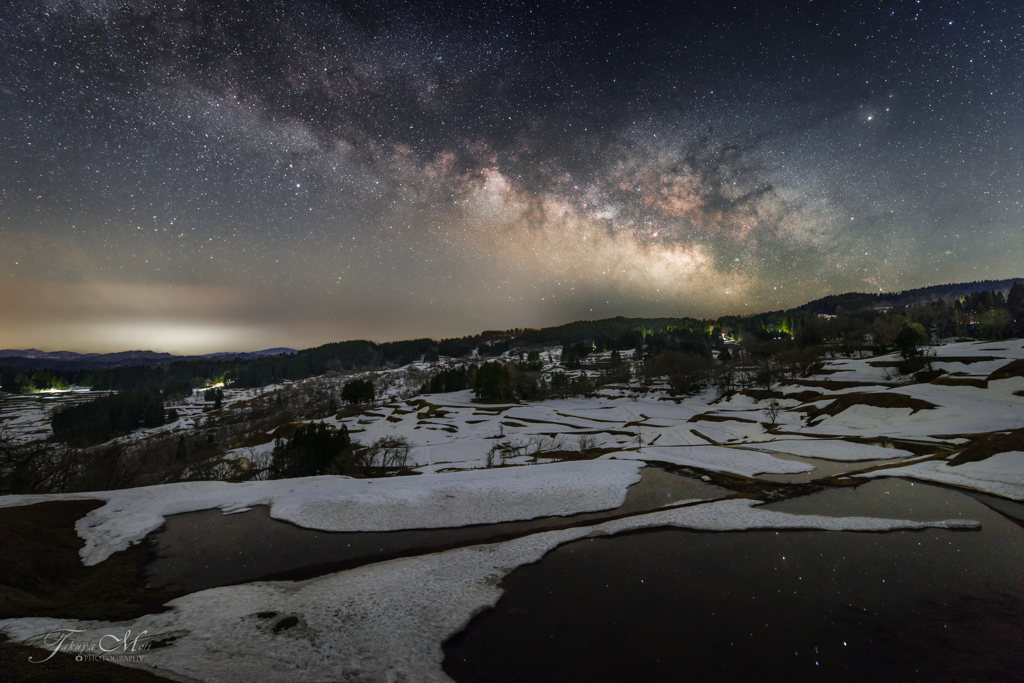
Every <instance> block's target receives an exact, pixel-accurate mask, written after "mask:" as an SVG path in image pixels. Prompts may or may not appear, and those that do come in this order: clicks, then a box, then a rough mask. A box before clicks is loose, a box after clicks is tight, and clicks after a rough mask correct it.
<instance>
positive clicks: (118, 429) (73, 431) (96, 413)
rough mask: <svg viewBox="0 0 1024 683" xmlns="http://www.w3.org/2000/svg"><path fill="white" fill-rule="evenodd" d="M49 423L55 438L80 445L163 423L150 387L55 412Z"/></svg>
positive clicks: (156, 396)
mask: <svg viewBox="0 0 1024 683" xmlns="http://www.w3.org/2000/svg"><path fill="white" fill-rule="evenodd" d="M52 424H53V433H54V436H56V437H57V438H59V439H66V440H68V441H69V442H72V443H75V444H80V445H86V444H96V443H102V442H104V441H108V440H110V439H111V438H113V437H114V436H118V435H120V434H128V433H130V432H132V431H133V430H136V429H138V428H139V427H159V426H160V425H162V424H164V402H163V398H162V397H161V395H160V392H159V391H158V390H157V389H156V388H153V387H150V388H143V389H137V390H135V391H126V392H122V393H119V394H112V395H110V396H103V397H101V398H98V399H96V400H94V401H89V402H87V403H81V404H79V405H76V406H71V407H68V408H64V409H63V410H59V411H57V412H56V413H55V414H54V416H53V420H52Z"/></svg>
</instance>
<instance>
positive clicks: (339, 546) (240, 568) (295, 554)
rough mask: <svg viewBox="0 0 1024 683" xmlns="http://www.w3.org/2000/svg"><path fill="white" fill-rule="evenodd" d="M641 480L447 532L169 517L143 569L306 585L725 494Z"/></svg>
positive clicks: (648, 474)
mask: <svg viewBox="0 0 1024 683" xmlns="http://www.w3.org/2000/svg"><path fill="white" fill-rule="evenodd" d="M640 474H641V477H642V478H641V480H640V481H639V482H637V483H636V484H634V485H632V486H630V487H629V489H628V490H627V492H626V499H625V501H624V502H623V504H622V505H621V506H619V507H618V508H615V509H613V510H605V511H601V512H592V513H583V514H577V515H570V516H566V517H542V518H538V519H531V520H524V521H520V522H503V523H500V524H479V525H474V526H466V527H456V528H447V529H413V530H406V531H388V532H356V533H341V532H330V531H316V530H313V529H305V528H302V527H299V526H295V525H293V524H290V523H288V522H282V521H280V520H276V519H273V518H272V517H271V516H270V509H269V507H268V506H265V505H259V506H255V507H254V508H253V509H252V510H250V511H248V512H242V513H237V514H231V515H225V514H223V513H222V512H221V511H220V510H203V511H201V512H191V513H186V514H180V515H173V516H171V517H168V518H167V520H166V523H165V525H164V526H163V528H161V529H160V531H158V532H157V533H156V534H154V536H153V537H152V538H153V542H154V543H155V548H156V554H157V557H156V559H155V560H153V561H152V562H151V563H150V564H149V565H148V567H147V570H148V582H149V585H150V586H151V587H152V588H156V589H160V590H167V591H185V592H194V591H198V590H203V589H206V588H213V587H215V586H225V585H233V584H238V583H245V582H247V581H255V580H260V579H291V580H300V579H307V578H312V577H314V576H321V575H323V574H327V573H330V572H335V571H340V570H342V569H350V568H352V567H358V566H360V565H364V564H369V563H372V562H380V561H382V560H386V559H392V558H395V557H405V556H409V555H422V554H424V553H428V552H437V551H440V550H447V549H449V548H456V547H461V546H467V545H474V544H477V543H493V542H496V541H501V540H507V539H510V538H515V537H517V536H524V535H526V534H530V533H536V532H538V531H546V530H549V529H556V528H564V527H567V526H578V525H583V524H593V523H597V522H600V521H604V520H608V519H614V518H616V517H623V516H628V515H634V514H638V513H641V512H650V511H652V510H656V509H658V508H661V507H664V506H666V505H672V504H674V503H679V502H680V501H686V500H694V499H717V498H723V497H725V496H728V495H730V494H731V492H730V491H729V490H727V489H724V488H721V487H719V486H714V485H712V484H707V483H705V482H702V481H700V480H697V479H693V478H690V477H685V476H680V475H677V474H672V473H671V472H667V471H665V470H663V469H660V468H657V467H645V468H643V469H641V470H640Z"/></svg>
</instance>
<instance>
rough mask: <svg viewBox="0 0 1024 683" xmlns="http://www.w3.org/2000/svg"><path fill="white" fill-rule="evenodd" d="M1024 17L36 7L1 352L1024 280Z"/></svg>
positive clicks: (278, 342) (793, 300)
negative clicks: (1004, 279) (1023, 257)
mask: <svg viewBox="0 0 1024 683" xmlns="http://www.w3.org/2000/svg"><path fill="white" fill-rule="evenodd" d="M638 4H639V3H638ZM1022 18H1024V3H1021V2H1019V0H1012V1H1010V0H1008V1H1005V2H1004V1H998V0H997V1H993V2H984V1H981V0H977V1H970V2H962V3H957V2H934V1H931V0H909V1H890V2H853V1H848V2H821V1H817V2H768V1H766V0H758V1H755V2H728V3H727V2H714V1H708V0H703V1H701V2H693V3H688V2H671V3H666V4H664V6H662V5H659V4H657V3H642V6H641V7H637V6H634V4H633V3H615V2H603V3H602V2H557V1H550V2H548V1H545V2H537V3H528V2H508V1H501V2H489V1H488V0H475V1H471V2H465V3H455V2H446V3H415V4H413V3H401V2H390V1H389V0H381V1H380V2H329V1H327V0H310V1H309V2H301V1H276V2H275V1H270V0H260V1H255V0H254V1H253V2H244V1H242V0H210V1H205V0H191V1H188V2H170V1H168V2H159V1H149V0H138V1H135V0H119V1H116V2H115V1H113V0H80V1H74V0H38V1H27V0H26V1H23V2H11V3H3V7H2V8H0V91H2V92H0V348H3V347H12V348H26V347H30V346H34V347H36V348H41V349H44V350H59V349H67V350H73V351H115V350H125V349H132V348H146V349H153V350H157V351H170V352H176V353H206V352H213V351H251V350H256V349H261V348H266V347H271V346H291V347H295V348H302V347H308V346H313V345H316V344H321V343H325V342H329V341H339V340H343V339H359V338H362V339H373V340H377V341H384V340H394V339H404V338H412V337H424V336H430V337H434V338H441V337H451V336H462V335H465V334H473V333H476V332H480V331H482V330H485V329H506V328H510V327H524V326H525V327H538V326H542V325H551V324H559V323H563V322H568V321H571V320H578V319H592V318H603V317H609V316H614V315H626V316H684V315H689V316H718V315H724V314H736V313H753V312H758V311H762V310H772V309H779V308H784V307H788V306H793V305H799V304H802V303H805V302H806V301H808V300H811V299H815V298H818V297H820V296H823V295H825V294H829V293H840V292H845V291H853V290H859V291H882V290H884V291H891V290H900V289H908V288H912V287H918V286H924V285H929V284H939V283H946V282H958V281H970V280H980V279H995V278H1006V277H1013V276H1021V275H1024V268H1022V264H1024V259H1022V253H1024V211H1022V205H1021V202H1022V201H1024V177H1022V169H1024V154H1022V151H1024V106H1022V105H1024V96H1022V80H1024V76H1022V74H1024V28H1022Z"/></svg>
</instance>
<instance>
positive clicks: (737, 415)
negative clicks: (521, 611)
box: [0, 340, 1024, 681]
mask: <svg viewBox="0 0 1024 683" xmlns="http://www.w3.org/2000/svg"><path fill="white" fill-rule="evenodd" d="M935 354H936V355H935V358H934V359H933V367H936V368H941V369H945V370H947V371H948V372H950V373H963V374H960V375H956V376H957V377H967V378H971V379H986V378H987V377H988V376H989V375H990V374H991V373H992V372H994V371H995V370H998V369H999V368H1001V367H1003V366H1005V365H1006V364H1008V363H1009V362H1011V361H1013V360H1015V359H1020V358H1024V344H1022V342H1021V340H1011V341H1008V342H999V343H993V344H978V343H955V344H947V345H945V346H940V347H937V348H936V349H935ZM944 358H947V359H950V360H948V361H944V360H943V359H944ZM973 359H979V360H977V362H971V361H972V360H973ZM627 360H628V357H627ZM893 360H895V357H894V356H888V357H881V358H859V359H845V358H843V359H835V360H829V361H826V363H825V367H824V368H823V370H822V372H821V374H819V375H815V376H811V377H807V378H801V379H800V380H796V381H794V382H791V383H783V384H782V385H780V386H776V387H773V389H774V390H775V391H778V392H781V393H782V394H783V395H784V397H783V398H782V399H780V401H779V403H780V406H781V410H780V411H779V412H778V414H777V415H771V414H770V411H769V410H768V407H769V405H768V400H767V399H764V398H762V399H758V398H756V396H758V395H760V394H758V392H746V393H743V392H741V393H736V394H733V395H731V396H729V397H727V398H724V399H720V400H719V399H717V398H716V396H715V395H714V393H713V392H712V391H711V390H707V391H705V392H704V393H702V394H698V395H695V396H687V397H673V396H669V395H668V394H667V393H666V392H665V391H664V389H663V388H658V385H657V384H655V385H654V387H653V388H651V387H646V388H645V387H641V386H640V385H639V384H637V383H632V384H628V385H613V386H607V387H602V388H601V389H599V390H598V392H597V394H596V395H595V396H594V397H590V398H572V399H560V400H549V401H543V402H536V403H505V404H497V403H480V402H477V401H476V400H474V397H473V395H472V393H471V392H468V391H463V392H456V393H449V394H434V395H422V396H414V389H415V386H414V385H415V384H417V382H418V381H421V380H419V379H418V378H420V377H422V374H423V373H428V372H429V371H430V367H429V366H427V365H426V364H418V365H416V367H414V368H412V371H410V369H408V368H407V369H405V370H396V371H393V372H391V373H390V374H386V375H378V376H377V379H378V381H379V382H381V389H383V390H384V391H379V392H378V393H382V394H383V395H384V396H385V397H386V398H385V399H384V400H383V401H380V402H378V403H377V404H376V405H374V406H373V407H372V408H370V409H367V410H363V411H360V412H359V413H358V414H350V413H344V412H343V413H339V414H338V415H334V416H330V417H326V418H324V420H323V421H324V422H325V423H327V424H329V425H332V426H334V427H341V426H342V425H344V426H346V427H347V428H348V430H349V432H350V433H351V434H352V436H353V438H354V439H355V440H357V441H360V442H362V443H366V444H368V443H370V442H372V441H374V440H375V439H379V438H382V437H403V438H405V439H407V440H408V442H409V444H410V445H411V446H412V449H411V452H410V459H411V461H412V464H413V466H414V467H415V470H416V471H417V472H418V475H417V476H407V477H396V478H387V479H374V480H360V479H349V478H345V477H331V476H324V477H312V478H306V479H293V480H283V481H254V482H247V483H241V484H230V483H224V482H187V483H179V484H167V485H162V486H156V487H148V488H143V489H129V490H123V491H108V492H100V493H83V494H68V495H52V496H7V497H3V498H0V507H11V506H21V505H28V504H31V503H35V502H39V501H42V500H53V499H98V500H102V501H106V504H105V505H103V506H102V507H99V508H97V509H96V510H93V511H92V512H90V513H88V514H87V515H86V516H85V517H83V518H82V519H81V520H79V522H78V524H77V526H76V530H77V532H78V534H79V536H81V537H82V538H83V539H84V540H85V547H84V548H83V549H82V552H81V555H82V559H83V562H84V563H85V564H87V565H96V564H101V563H102V562H103V561H104V560H106V559H107V558H108V557H109V556H110V555H111V554H112V553H114V552H116V551H118V550H121V549H124V548H126V547H128V545H129V544H131V543H134V542H137V541H139V540H141V539H143V538H144V537H145V536H146V535H147V534H149V533H151V532H152V531H154V530H155V529H157V528H158V527H160V525H161V524H163V522H164V520H165V518H166V517H167V516H168V515H173V514H177V513H181V512H189V511H196V510H204V509H217V508H219V509H221V510H223V511H224V513H225V514H232V513H243V514H244V512H245V511H246V510H248V509H249V508H250V507H252V506H254V505H264V504H266V505H270V507H271V515H272V516H273V517H274V518H276V519H280V520H284V521H288V522H291V523H293V524H295V525H299V526H303V527H308V528H311V529H320V530H326V531H384V530H398V529H424V528H445V527H458V526H466V525H472V524H488V523H495V522H504V521H513V520H526V519H534V518H539V517H546V516H555V515H572V514H576V513H580V512H589V511H598V510H612V509H614V508H616V507H618V506H619V505H621V504H622V502H623V500H624V498H625V496H626V490H627V488H628V487H629V486H630V485H631V484H633V483H635V482H636V481H638V480H639V476H640V475H639V474H638V470H639V468H640V467H641V466H642V465H643V464H644V463H654V464H658V463H661V464H666V465H670V466H671V465H675V466H682V467H685V468H687V470H688V472H690V473H691V474H695V475H696V476H700V475H702V474H704V473H707V474H704V477H705V479H709V478H710V475H715V474H721V473H725V474H729V475H737V477H745V478H754V479H756V477H758V476H759V475H762V474H770V475H789V474H794V475H795V474H800V473H808V472H811V473H812V474H813V472H814V470H815V468H814V465H813V464H811V463H809V462H801V461H800V458H815V459H822V460H834V461H840V462H845V463H854V464H855V465H854V466H853V471H851V472H850V473H848V474H846V475H845V476H847V477H852V476H863V477H893V476H896V477H910V478H915V479H919V480H927V481H935V482H940V483H943V484H947V485H951V486H955V487H963V488H967V489H974V490H979V491H985V492H988V493H992V494H995V495H998V496H1002V497H1004V498H1009V499H1013V500H1024V452H1022V451H1020V450H1007V451H1005V452H997V453H995V454H993V455H991V456H990V457H987V458H985V459H982V460H979V461H976V462H969V463H965V464H962V465H957V466H951V465H950V464H949V463H948V462H947V460H948V458H949V457H950V455H951V454H952V452H953V450H954V449H955V448H956V447H961V446H963V445H964V444H967V443H969V442H970V441H971V440H973V439H975V438H977V436H978V435H980V434H991V433H994V432H1004V431H1008V430H1014V429H1020V428H1021V427H1024V396H1022V395H1020V394H1021V393H1024V377H1012V378H1009V379H1002V380H987V379H986V383H987V386H986V387H985V388H980V387H979V386H962V385H955V384H942V383H913V382H911V381H908V380H907V379H905V378H899V377H894V376H893V375H892V368H891V367H886V366H885V365H884V363H886V362H889V361H893ZM555 365H556V364H554V363H549V364H548V365H547V366H546V368H545V371H546V372H550V371H551V370H553V369H555ZM382 376H383V377H384V379H381V377H382ZM340 381H341V380H339V381H338V382H340ZM836 382H853V383H856V384H854V385H837V384H835V383H836ZM979 383H980V382H979ZM226 393H227V396H226V398H225V401H224V403H225V406H227V407H228V408H229V409H230V406H231V405H232V404H234V403H240V402H242V401H245V400H249V399H252V398H256V397H257V396H258V395H259V392H256V391H247V392H240V391H234V390H230V389H228V390H227V392H226ZM795 394H801V395H800V396H799V397H791V398H786V397H785V396H786V395H795ZM207 408H208V406H206V405H204V403H203V402H202V401H201V400H199V399H194V400H191V399H190V401H188V402H186V403H185V404H183V405H182V406H181V407H179V415H180V416H181V417H180V419H179V421H178V423H176V424H174V425H168V426H165V427H162V428H161V429H171V430H174V429H178V430H186V429H189V428H191V427H192V426H193V425H195V424H196V423H198V422H200V421H201V420H202V419H203V415H204V410H205V409H207ZM35 409H39V408H38V406H37V407H36V408H35ZM27 411H28V408H26V409H24V410H22V412H21V413H20V414H19V415H18V416H17V417H15V418H12V417H10V416H8V417H9V423H8V424H9V426H11V425H14V426H17V425H18V424H22V423H24V424H25V425H31V430H34V432H35V433H38V432H39V430H40V427H39V424H40V419H39V417H38V416H36V417H32V416H30V415H29V413H28V412H27ZM318 421H319V420H318ZM28 431H29V427H26V428H25V430H23V432H24V433H23V434H22V438H28ZM135 438H139V437H135ZM271 447H272V444H264V445H262V446H260V447H256V448H248V449H243V448H240V449H236V450H235V451H233V452H232V453H233V454H234V455H236V456H242V455H245V456H247V457H249V458H250V459H251V460H254V461H258V460H259V459H260V458H264V459H265V458H266V456H267V455H268V453H269V449H270V448H271ZM495 447H497V448H495ZM596 449H602V450H596ZM574 450H576V451H584V453H583V454H581V456H580V457H581V458H582V459H579V460H573V461H571V462H561V461H559V459H561V458H564V457H566V455H567V453H569V452H572V451H574ZM773 454H785V456H786V457H785V459H783V458H782V457H776V455H773ZM793 456H795V457H793ZM861 461H871V464H868V465H864V466H860V465H856V463H859V462H861ZM878 461H890V462H889V463H888V464H886V465H884V466H882V468H881V469H876V468H878V467H879V465H878V464H877V463H878ZM819 464H820V462H819ZM858 467H860V468H861V469H865V468H866V469H867V470H868V471H859V470H858ZM658 526H674V527H682V528H687V529H701V530H706V531H725V530H737V529H753V528H756V529H768V528H772V529H823V530H830V531H837V532H839V531H883V530H893V529H916V528H922V527H924V526H932V527H937V528H963V527H964V523H963V522H944V521H942V520H933V522H932V523H927V524H922V523H919V522H909V521H905V520H881V519H869V518H857V517H816V516H799V515H786V514H781V513H773V512H769V511H765V510H758V509H757V507H756V503H755V502H754V501H750V500H740V499H736V500H727V501H720V502H707V503H702V502H699V501H696V502H692V503H690V504H688V505H684V506H681V507H674V508H672V509H666V510H663V511H659V512H654V513H646V514H637V515H632V516H628V517H624V518H622V519H616V520H614V521H609V522H604V523H601V524H598V525H592V526H578V527H573V528H568V529H562V530H559V531H550V532H544V533H538V534H532V535H527V536H524V537H521V538H518V539H515V540H511V541H507V542H503V543H497V544H489V545H479V546H470V547H464V548H459V549H456V550H450V551H447V552H443V553H436V554H430V555H422V556H418V557H411V558H405V559H400V560H392V561H388V562H382V563H376V564H370V565H367V566H363V567H360V568H358V569H352V570H348V571H343V572H337V573H333V574H328V575H325V576H322V577H319V578H316V579H312V580H309V581H304V582H300V583H292V582H261V583H251V584H245V585H240V586H231V587H226V588H217V589H212V590H208V591H203V592H200V593H196V594H192V595H188V596H185V597H183V598H180V599H178V600H175V601H174V602H172V603H170V604H171V606H172V607H173V609H172V610H171V611H169V612H166V613H163V614H158V615H150V616H146V617H142V618H141V619H138V620H136V621H134V622H132V623H124V624H101V623H95V622H75V621H70V620H53V619H36V618H23V619H13V620H7V621H4V622H0V624H2V627H3V629H4V630H5V631H6V632H7V633H8V634H10V635H11V636H12V637H13V638H15V639H24V638H27V637H29V636H32V635H36V634H39V633H41V632H44V631H46V630H48V629H52V628H78V629H84V633H83V634H81V638H83V639H84V638H86V637H91V638H98V637H99V636H100V635H102V634H103V633H108V632H111V630H112V629H113V630H118V629H120V630H121V631H122V632H123V631H124V630H125V629H131V630H132V631H133V632H136V633H138V632H139V631H142V630H146V631H148V632H149V633H151V634H154V633H161V634H164V635H165V636H168V637H169V636H174V637H175V638H176V640H174V641H173V642H172V643H171V644H170V645H168V646H167V647H164V648H160V649H159V650H153V651H150V652H148V653H147V655H146V657H145V660H144V664H143V666H145V667H147V668H152V669H153V670H154V671H158V672H164V673H168V672H170V673H171V674H172V675H175V676H179V677H185V678H187V679H190V680H192V679H194V680H204V681H205V680H210V681H213V680H257V679H258V680H299V679H310V680H318V679H330V680H341V679H344V680H350V679H351V680H388V681H402V680H407V681H413V680H417V681H418V680H423V681H427V680H447V677H446V676H445V674H444V673H443V671H442V670H441V668H440V663H441V660H442V657H443V653H442V650H441V644H442V643H443V642H444V640H445V639H446V638H448V637H449V636H451V635H453V634H455V633H457V632H459V630H460V629H462V628H463V627H464V626H465V625H466V623H467V622H468V621H469V620H470V619H471V618H472V617H473V615H474V614H476V613H478V612H479V611H481V610H483V609H485V608H487V607H488V606H492V605H494V604H495V603H496V602H497V600H498V599H499V598H500V596H501V589H500V588H499V587H498V586H497V583H498V582H499V581H500V579H501V578H502V577H503V576H505V575H507V574H508V573H509V572H510V571H512V570H513V569H514V568H516V567H519V566H522V565H524V564H528V563H531V562H534V561H536V560H537V559H539V558H540V557H541V556H543V555H544V554H545V553H546V552H547V551H548V550H550V549H552V548H554V547H556V546H558V545H560V544H563V543H567V542H569V541H572V540H576V539H579V538H583V537H586V536H594V535H612V534H617V533H621V532H625V531H630V530H636V529H641V528H650V527H658ZM967 526H970V525H969V524H967ZM270 613H273V614H272V617H273V618H271V617H265V616H261V614H262V615H266V614H270ZM288 617H295V621H294V624H293V626H292V627H290V628H288V629H287V630H283V631H281V632H280V633H278V631H276V630H275V629H274V628H273V627H274V625H275V623H277V622H278V621H279V620H280V619H282V618H288ZM132 665H135V664H132Z"/></svg>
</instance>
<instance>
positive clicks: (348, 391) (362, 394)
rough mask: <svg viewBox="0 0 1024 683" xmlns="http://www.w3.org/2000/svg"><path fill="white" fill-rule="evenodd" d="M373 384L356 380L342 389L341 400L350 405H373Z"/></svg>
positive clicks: (363, 380) (368, 381) (366, 380)
mask: <svg viewBox="0 0 1024 683" xmlns="http://www.w3.org/2000/svg"><path fill="white" fill-rule="evenodd" d="M373 398H374V396H373V382H371V381H370V380H368V379H354V380H352V381H351V382H347V383H346V384H345V386H344V387H342V389H341V400H342V401H344V402H345V403H348V404H350V405H351V404H356V403H373Z"/></svg>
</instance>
